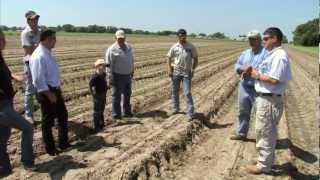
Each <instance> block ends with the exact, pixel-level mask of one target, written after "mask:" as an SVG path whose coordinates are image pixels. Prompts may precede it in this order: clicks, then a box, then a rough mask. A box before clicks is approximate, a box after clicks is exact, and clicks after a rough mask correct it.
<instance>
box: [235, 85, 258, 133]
mask: <svg viewBox="0 0 320 180" xmlns="http://www.w3.org/2000/svg"><path fill="white" fill-rule="evenodd" d="M256 97H257V93H256V91H255V89H254V87H253V86H248V85H246V84H245V83H243V82H240V83H239V117H238V118H239V127H238V129H237V134H238V135H240V136H243V137H246V136H247V134H248V131H249V123H250V116H251V109H252V107H253V105H254V102H255V99H256Z"/></svg>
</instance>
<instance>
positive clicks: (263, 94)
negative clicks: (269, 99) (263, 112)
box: [258, 93, 282, 97]
mask: <svg viewBox="0 0 320 180" xmlns="http://www.w3.org/2000/svg"><path fill="white" fill-rule="evenodd" d="M258 94H259V96H277V97H281V96H282V95H281V94H275V93H258Z"/></svg>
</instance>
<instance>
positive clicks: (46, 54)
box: [30, 43, 60, 92]
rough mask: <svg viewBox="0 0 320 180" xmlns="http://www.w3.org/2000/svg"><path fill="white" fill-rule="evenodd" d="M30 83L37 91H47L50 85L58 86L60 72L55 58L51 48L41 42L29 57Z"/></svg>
mask: <svg viewBox="0 0 320 180" xmlns="http://www.w3.org/2000/svg"><path fill="white" fill-rule="evenodd" d="M30 69H31V74H32V83H33V85H34V87H35V88H36V89H37V92H42V91H47V90H49V86H50V87H59V86H60V72H59V67H58V64H57V60H56V58H55V57H54V56H53V55H52V52H51V50H49V49H47V48H46V47H44V46H43V45H42V44H41V43H40V44H39V46H38V47H37V48H36V50H35V51H34V52H33V53H32V56H31V57H30Z"/></svg>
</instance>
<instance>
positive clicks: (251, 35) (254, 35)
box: [247, 30, 261, 39]
mask: <svg viewBox="0 0 320 180" xmlns="http://www.w3.org/2000/svg"><path fill="white" fill-rule="evenodd" d="M247 37H248V39H249V38H260V39H261V34H260V32H259V31H257V30H252V31H250V32H249V33H248V34H247Z"/></svg>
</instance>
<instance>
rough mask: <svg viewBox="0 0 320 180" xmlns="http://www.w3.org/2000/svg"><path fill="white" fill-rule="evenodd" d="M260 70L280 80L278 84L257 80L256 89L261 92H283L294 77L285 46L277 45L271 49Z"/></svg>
mask: <svg viewBox="0 0 320 180" xmlns="http://www.w3.org/2000/svg"><path fill="white" fill-rule="evenodd" d="M258 70H259V72H260V73H261V74H263V75H266V76H269V77H271V78H273V79H276V80H278V81H279V83H278V84H270V83H267V82H264V81H256V83H255V89H256V91H257V92H260V93H275V94H283V93H284V92H285V90H286V88H287V86H288V82H289V81H290V80H291V79H292V74H291V67H290V59H289V57H288V54H287V52H286V51H285V50H284V49H283V47H277V48H275V49H273V50H272V51H270V52H269V53H268V55H267V56H266V59H265V60H263V62H262V63H261V64H260V66H259V68H258Z"/></svg>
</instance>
